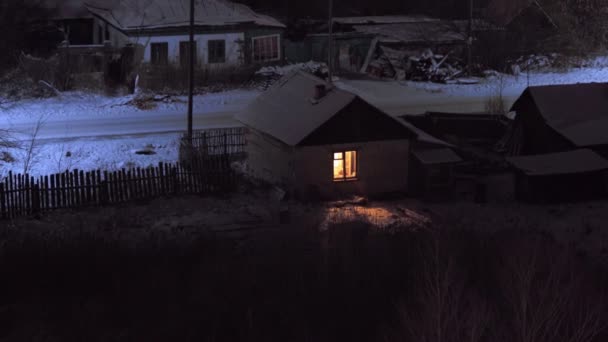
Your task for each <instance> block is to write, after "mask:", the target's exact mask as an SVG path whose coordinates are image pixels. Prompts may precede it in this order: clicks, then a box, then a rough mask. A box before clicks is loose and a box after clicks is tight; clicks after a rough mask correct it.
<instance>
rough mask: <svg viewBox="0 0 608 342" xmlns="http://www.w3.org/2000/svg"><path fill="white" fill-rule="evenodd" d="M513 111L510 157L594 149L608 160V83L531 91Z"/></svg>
mask: <svg viewBox="0 0 608 342" xmlns="http://www.w3.org/2000/svg"><path fill="white" fill-rule="evenodd" d="M511 111H514V112H516V116H515V120H514V122H513V129H512V132H511V137H510V139H509V143H508V147H509V154H510V155H530V154H545V153H555V152H564V151H570V150H574V149H579V148H590V149H592V150H594V151H596V152H598V153H599V154H600V155H603V156H604V157H608V134H606V132H608V83H577V84H565V85H549V86H535V87H528V88H527V89H526V90H525V91H524V92H523V94H522V95H521V96H520V97H519V98H518V99H517V101H515V103H514V104H513V106H512V108H511Z"/></svg>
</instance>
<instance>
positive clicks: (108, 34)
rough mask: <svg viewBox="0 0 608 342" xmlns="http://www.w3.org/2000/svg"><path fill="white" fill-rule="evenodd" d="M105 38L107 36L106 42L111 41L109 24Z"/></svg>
mask: <svg viewBox="0 0 608 342" xmlns="http://www.w3.org/2000/svg"><path fill="white" fill-rule="evenodd" d="M105 36H106V40H110V27H109V25H108V24H106V33H105Z"/></svg>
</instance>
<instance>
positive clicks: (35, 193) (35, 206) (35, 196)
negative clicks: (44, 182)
mask: <svg viewBox="0 0 608 342" xmlns="http://www.w3.org/2000/svg"><path fill="white" fill-rule="evenodd" d="M32 213H33V214H38V213H40V185H38V184H34V185H33V186H32Z"/></svg>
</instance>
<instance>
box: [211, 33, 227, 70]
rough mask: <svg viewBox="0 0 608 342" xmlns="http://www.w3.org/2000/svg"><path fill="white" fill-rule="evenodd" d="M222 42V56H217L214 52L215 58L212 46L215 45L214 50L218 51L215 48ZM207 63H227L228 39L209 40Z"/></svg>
mask: <svg viewBox="0 0 608 342" xmlns="http://www.w3.org/2000/svg"><path fill="white" fill-rule="evenodd" d="M218 43H221V46H222V49H221V50H222V56H221V58H217V56H216V54H213V58H212V53H211V51H212V49H211V46H214V50H213V51H216V50H215V48H216V47H217V45H215V44H218ZM207 63H209V64H223V63H226V39H209V40H208V41H207Z"/></svg>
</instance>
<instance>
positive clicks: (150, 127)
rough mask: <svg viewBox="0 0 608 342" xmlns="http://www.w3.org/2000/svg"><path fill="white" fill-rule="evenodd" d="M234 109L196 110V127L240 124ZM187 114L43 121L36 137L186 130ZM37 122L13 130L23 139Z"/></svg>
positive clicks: (40, 138) (98, 135)
mask: <svg viewBox="0 0 608 342" xmlns="http://www.w3.org/2000/svg"><path fill="white" fill-rule="evenodd" d="M233 114H234V113H233V112H214V113H196V114H195V115H193V128H194V129H202V128H219V127H235V126H239V123H238V122H237V121H235V120H233V119H232V115H233ZM186 124H187V116H186V114H185V113H175V112H166V113H162V112H160V113H155V115H150V116H146V115H125V116H122V117H120V118H119V119H117V118H89V119H77V120H49V121H46V122H44V123H43V124H42V126H41V128H40V131H39V133H38V135H37V136H36V138H37V139H38V140H41V141H44V140H49V139H60V138H65V139H67V138H69V139H74V138H81V137H103V136H124V135H134V134H151V133H169V132H180V131H182V132H183V131H184V130H185V129H186ZM35 126H36V124H35V123H32V122H18V123H13V124H12V125H11V129H12V130H14V131H15V132H18V133H20V134H21V135H22V137H23V138H24V139H27V138H28V137H30V136H31V132H32V131H33V129H34V128H35Z"/></svg>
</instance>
